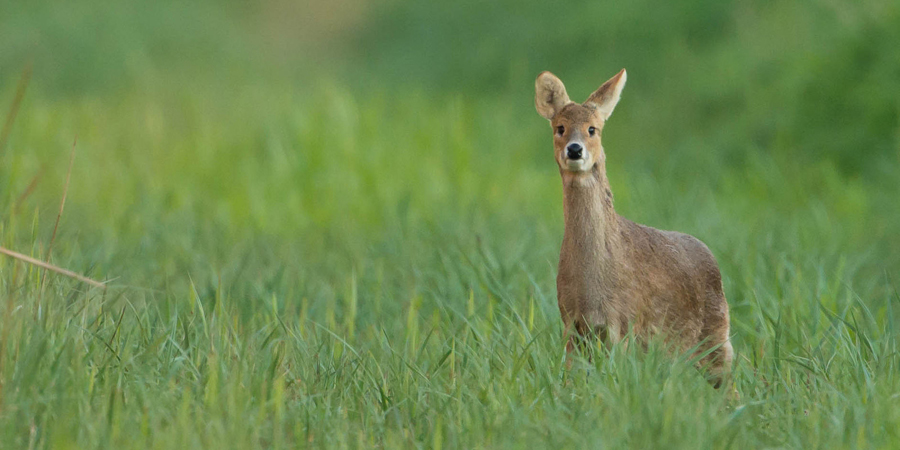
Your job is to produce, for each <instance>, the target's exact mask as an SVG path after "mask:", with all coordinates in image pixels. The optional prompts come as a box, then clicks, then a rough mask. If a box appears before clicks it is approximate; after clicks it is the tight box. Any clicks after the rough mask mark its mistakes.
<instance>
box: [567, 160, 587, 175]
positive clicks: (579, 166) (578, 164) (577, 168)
mask: <svg viewBox="0 0 900 450" xmlns="http://www.w3.org/2000/svg"><path fill="white" fill-rule="evenodd" d="M565 166H566V169H568V170H569V171H572V172H586V171H588V170H589V169H590V168H591V166H590V165H589V164H588V161H587V160H586V159H567V160H566V161H565Z"/></svg>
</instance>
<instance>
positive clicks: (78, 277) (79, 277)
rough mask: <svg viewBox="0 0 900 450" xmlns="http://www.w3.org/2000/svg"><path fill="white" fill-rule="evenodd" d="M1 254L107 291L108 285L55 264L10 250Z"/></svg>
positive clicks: (3, 249)
mask: <svg viewBox="0 0 900 450" xmlns="http://www.w3.org/2000/svg"><path fill="white" fill-rule="evenodd" d="M0 253H2V254H4V255H6V256H9V257H10V258H14V259H18V260H19V261H22V262H26V263H28V264H31V265H34V266H38V267H40V268H42V269H45V270H50V271H53V272H56V273H58V274H60V275H65V276H67V277H69V278H74V279H76V280H78V281H81V282H82V283H87V284H89V285H91V286H95V287H98V288H101V289H106V285H105V284H103V283H101V282H99V281H96V280H92V279H90V278H88V277H85V276H83V275H79V274H77V273H75V272H72V271H71V270H66V269H63V268H62V267H57V266H54V265H53V264H47V263H45V262H43V261H41V260H39V259H35V258H32V257H30V256H27V255H23V254H21V253H18V252H14V251H12V250H9V249H7V248H4V247H0Z"/></svg>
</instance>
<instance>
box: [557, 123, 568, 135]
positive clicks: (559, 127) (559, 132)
mask: <svg viewBox="0 0 900 450" xmlns="http://www.w3.org/2000/svg"><path fill="white" fill-rule="evenodd" d="M565 132H566V127H564V126H562V125H560V126H558V127H556V134H558V135H560V136H562V135H563V133H565Z"/></svg>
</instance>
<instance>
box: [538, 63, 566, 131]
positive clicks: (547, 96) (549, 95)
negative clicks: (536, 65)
mask: <svg viewBox="0 0 900 450" xmlns="http://www.w3.org/2000/svg"><path fill="white" fill-rule="evenodd" d="M569 102H570V100H569V94H566V87H565V86H563V82H562V81H560V79H559V78H556V75H553V74H552V73H550V72H541V74H540V75H538V77H537V80H535V81H534V107H535V108H537V112H538V114H540V115H541V116H542V117H543V118H545V119H547V120H550V119H552V118H553V116H555V115H556V113H558V112H559V110H561V109H562V108H563V106H566V105H568V104H569Z"/></svg>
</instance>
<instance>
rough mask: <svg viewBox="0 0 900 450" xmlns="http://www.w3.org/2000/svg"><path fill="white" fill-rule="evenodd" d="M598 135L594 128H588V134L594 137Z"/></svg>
mask: <svg viewBox="0 0 900 450" xmlns="http://www.w3.org/2000/svg"><path fill="white" fill-rule="evenodd" d="M596 133H597V129H596V128H594V127H588V134H589V135H591V136H593V135H595V134H596Z"/></svg>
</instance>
